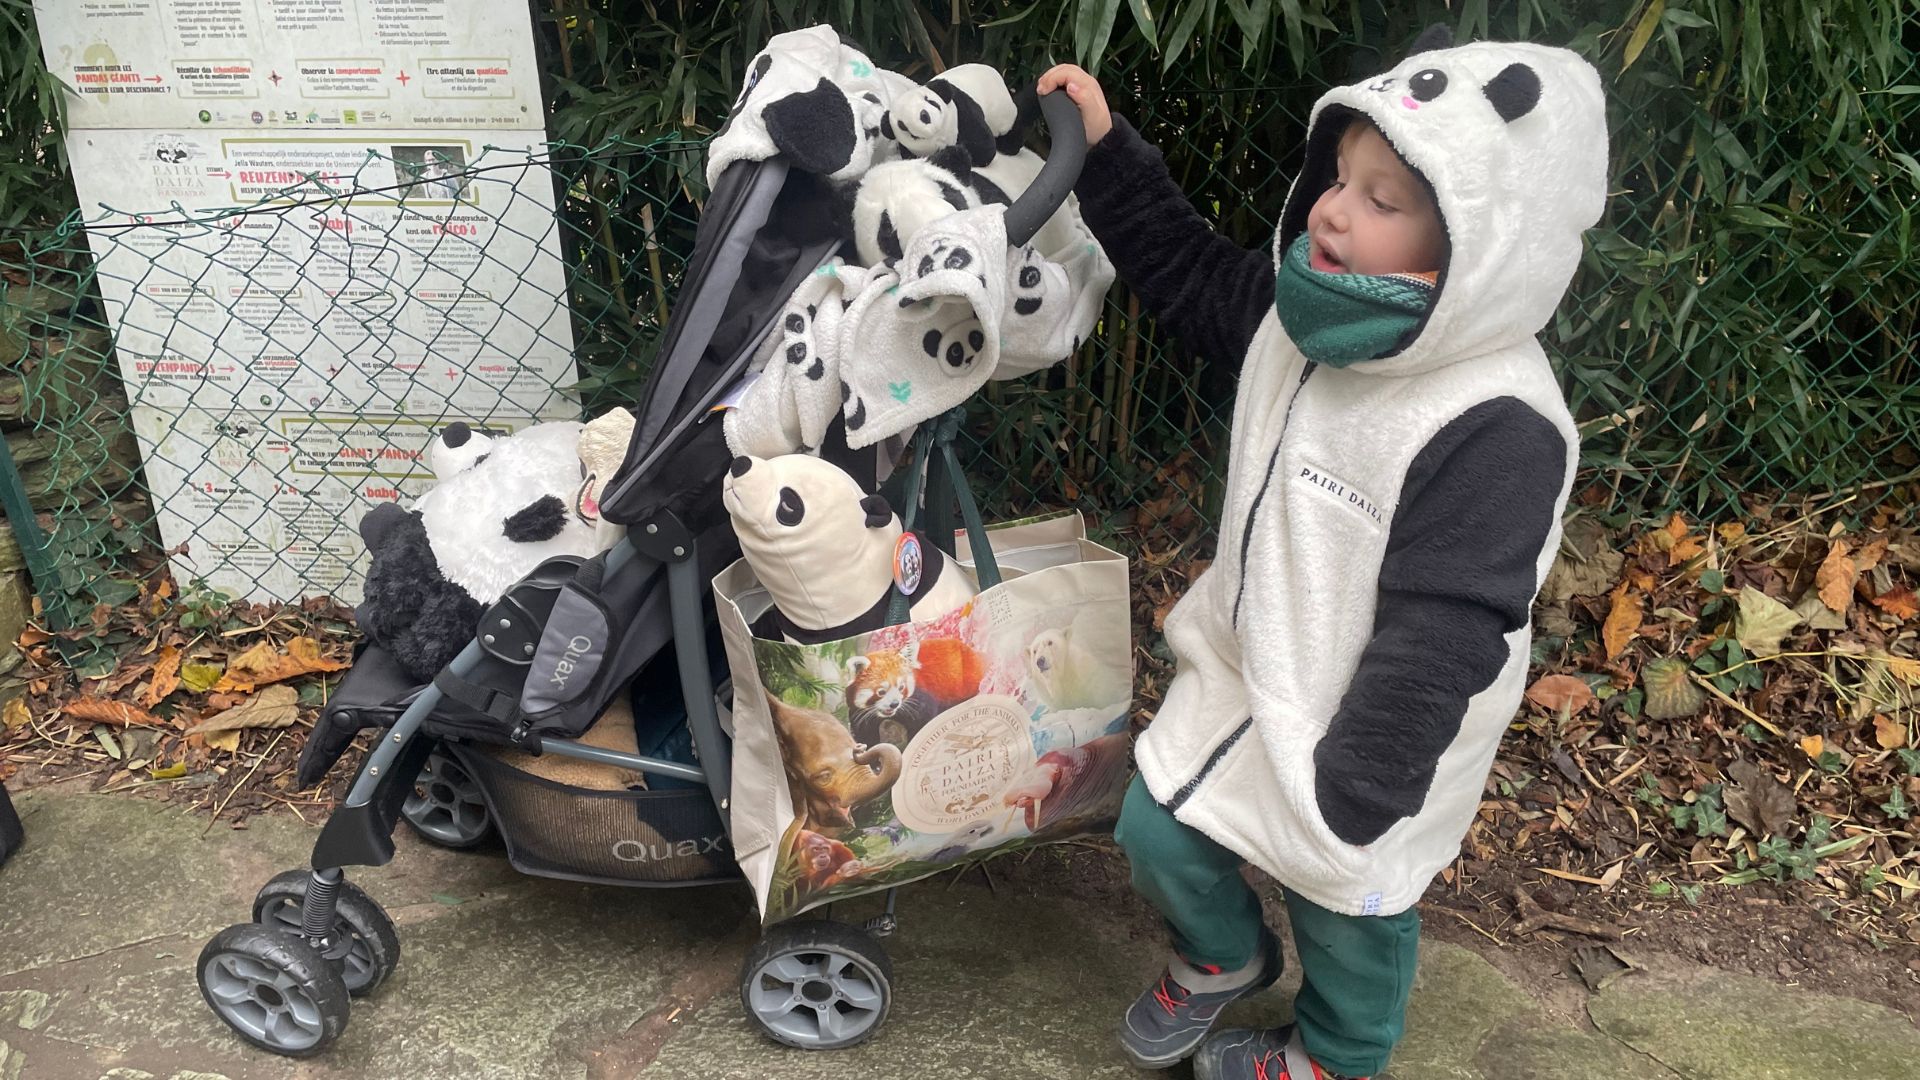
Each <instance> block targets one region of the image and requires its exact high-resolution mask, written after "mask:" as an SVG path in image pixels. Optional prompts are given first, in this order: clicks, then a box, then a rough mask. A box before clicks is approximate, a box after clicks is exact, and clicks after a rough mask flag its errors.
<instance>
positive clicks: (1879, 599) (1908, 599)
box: [1873, 588, 1920, 622]
mask: <svg viewBox="0 0 1920 1080" xmlns="http://www.w3.org/2000/svg"><path fill="white" fill-rule="evenodd" d="M1873 606H1874V607H1877V608H1879V609H1880V610H1881V611H1884V612H1886V613H1887V614H1889V615H1891V616H1893V617H1894V618H1896V619H1899V620H1900V621H1901V622H1905V621H1907V620H1908V619H1911V618H1913V617H1914V616H1915V615H1920V599H1916V598H1915V597H1914V595H1913V590H1912V589H1908V588H1899V589H1895V590H1893V591H1892V592H1884V593H1881V594H1880V595H1879V596H1876V597H1874V598H1873Z"/></svg>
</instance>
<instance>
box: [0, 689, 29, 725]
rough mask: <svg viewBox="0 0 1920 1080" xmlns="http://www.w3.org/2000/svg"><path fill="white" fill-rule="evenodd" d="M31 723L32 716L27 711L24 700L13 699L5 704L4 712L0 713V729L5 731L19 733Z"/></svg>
mask: <svg viewBox="0 0 1920 1080" xmlns="http://www.w3.org/2000/svg"><path fill="white" fill-rule="evenodd" d="M32 722H33V714H32V713H29V712H28V711H27V699H26V698H18V697H17V698H14V699H13V700H11V701H9V702H7V707H6V709H5V710H4V711H0V728H4V729H6V730H7V731H19V730H20V729H21V728H23V727H26V726H27V725H28V724H30V723H32Z"/></svg>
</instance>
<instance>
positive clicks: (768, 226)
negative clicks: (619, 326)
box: [600, 157, 844, 527]
mask: <svg viewBox="0 0 1920 1080" xmlns="http://www.w3.org/2000/svg"><path fill="white" fill-rule="evenodd" d="M842 217H843V214H842V211H841V210H840V207H839V203H838V201H837V199H836V197H835V195H834V193H833V191H832V190H831V189H830V188H829V186H828V184H827V181H825V180H824V179H822V178H820V177H818V176H814V175H812V174H810V173H805V172H801V171H799V170H798V169H790V168H789V167H788V165H787V162H786V161H785V160H784V159H782V158H777V157H776V158H770V159H768V160H765V161H739V162H735V163H734V164H732V165H730V166H728V167H727V170H726V171H725V172H724V173H722V174H721V176H720V180H719V182H718V183H717V184H715V185H714V189H713V194H712V196H711V198H710V199H709V200H708V202H707V208H706V212H705V213H704V214H702V215H701V218H700V226H699V230H698V232H697V233H696V234H695V238H694V247H693V259H692V261H691V262H690V263H689V264H688V267H687V274H686V278H685V280H684V281H683V282H682V284H681V287H680V297H681V306H680V308H679V309H678V310H677V311H675V312H674V314H673V318H672V321H670V322H669V323H668V324H667V331H666V336H665V337H664V338H663V339H662V341H661V343H660V349H659V352H658V353H657V354H656V357H655V359H654V364H653V370H652V371H651V372H650V373H649V374H648V377H647V388H646V394H645V397H644V398H643V400H642V401H641V403H640V408H639V410H638V413H637V414H636V417H635V424H634V432H633V441H632V442H630V443H629V444H628V445H627V455H626V459H625V461H624V462H623V463H622V464H621V467H620V471H619V472H617V473H615V474H614V478H613V480H612V482H611V483H609V484H608V487H607V492H606V496H605V498H603V499H602V500H601V502H600V507H601V513H602V514H603V515H604V516H605V517H606V519H607V520H609V521H612V522H615V523H617V524H621V525H636V524H639V523H641V522H643V521H645V520H646V519H648V518H649V517H652V516H653V515H654V514H655V513H656V512H658V511H659V510H661V509H663V508H671V509H673V510H674V511H676V512H678V513H681V514H682V515H683V516H687V517H688V518H689V521H690V523H694V522H696V521H697V519H698V518H700V517H701V516H702V515H701V514H700V513H699V512H698V509H697V507H698V505H699V504H700V503H701V502H705V503H708V504H717V502H718V500H717V499H713V498H710V497H709V498H705V499H703V498H702V496H711V495H712V494H713V493H714V489H713V485H714V484H715V483H717V482H718V481H719V478H720V475H721V472H722V471H723V470H724V469H725V467H726V464H727V461H728V460H729V458H730V455H729V454H728V452H727V449H726V441H725V437H724V435H723V434H722V431H721V426H720V422H719V417H718V416H717V415H716V414H714V413H712V412H711V410H712V408H713V405H714V403H715V402H717V401H718V400H719V399H720V397H721V396H722V395H723V394H725V393H726V392H727V390H728V389H729V388H730V387H732V386H733V385H734V383H735V382H736V381H738V380H739V378H740V377H741V376H742V375H743V374H744V373H745V372H746V370H747V364H748V362H749V361H750V360H751V359H752V357H753V353H754V350H755V347H756V346H757V345H758V344H759V343H760V342H761V340H762V339H764V338H765V336H766V334H767V331H768V330H769V329H770V328H771V327H772V325H773V320H774V318H775V316H777V315H778V314H779V312H780V308H781V306H782V305H783V304H785V303H786V300H787V297H789V296H790V295H792V293H793V290H794V289H795V288H796V287H797V286H799V284H800V282H801V281H802V280H804V279H805V278H806V276H807V275H808V274H809V273H812V272H813V270H814V268H815V267H818V266H819V265H820V264H821V263H823V262H825V261H827V260H828V259H829V258H831V257H832V256H833V253H834V252H835V251H836V250H838V248H839V247H840V243H841V238H842V235H843V231H844V230H843V221H842ZM709 421H711V422H709ZM696 527H697V526H696Z"/></svg>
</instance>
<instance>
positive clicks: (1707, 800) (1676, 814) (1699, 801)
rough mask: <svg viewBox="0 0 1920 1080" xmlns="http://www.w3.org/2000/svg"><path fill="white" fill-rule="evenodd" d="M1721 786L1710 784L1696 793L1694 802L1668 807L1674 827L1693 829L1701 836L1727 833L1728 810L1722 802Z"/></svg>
mask: <svg viewBox="0 0 1920 1080" xmlns="http://www.w3.org/2000/svg"><path fill="white" fill-rule="evenodd" d="M1720 788H1721V785H1719V784H1708V785H1706V786H1705V787H1703V788H1701V789H1700V790H1699V791H1698V792H1696V793H1695V795H1694V799H1693V801H1692V802H1690V803H1679V804H1676V805H1674V806H1670V807H1668V808H1667V816H1668V817H1670V818H1672V819H1673V827H1674V828H1676V829H1680V830H1686V829H1692V830H1693V832H1694V835H1696V836H1701V837H1706V836H1725V835H1727V811H1726V807H1725V806H1723V805H1722V804H1721V802H1720Z"/></svg>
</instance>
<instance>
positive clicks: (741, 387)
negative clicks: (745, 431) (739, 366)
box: [707, 371, 760, 412]
mask: <svg viewBox="0 0 1920 1080" xmlns="http://www.w3.org/2000/svg"><path fill="white" fill-rule="evenodd" d="M759 377H760V373H759V372H757V371H749V372H747V373H746V374H745V375H742V376H740V381H739V382H737V383H734V384H733V385H732V386H731V387H729V388H728V389H727V392H726V393H724V394H722V395H720V400H719V401H716V402H714V403H713V408H711V409H708V410H707V411H708V412H726V411H727V410H728V409H737V408H739V407H740V398H741V396H742V395H744V394H745V393H746V392H747V387H749V386H752V385H753V380H755V379H757V378H759Z"/></svg>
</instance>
